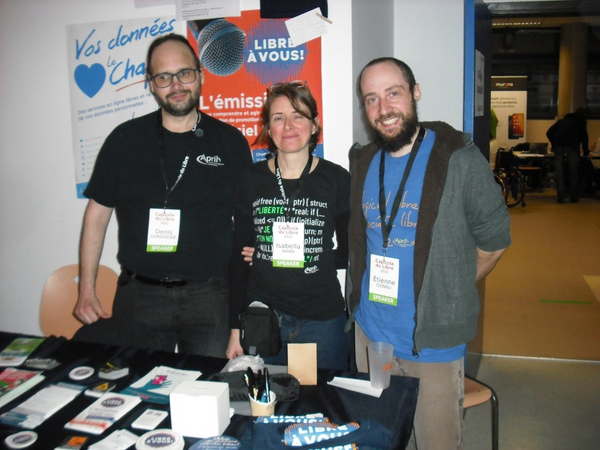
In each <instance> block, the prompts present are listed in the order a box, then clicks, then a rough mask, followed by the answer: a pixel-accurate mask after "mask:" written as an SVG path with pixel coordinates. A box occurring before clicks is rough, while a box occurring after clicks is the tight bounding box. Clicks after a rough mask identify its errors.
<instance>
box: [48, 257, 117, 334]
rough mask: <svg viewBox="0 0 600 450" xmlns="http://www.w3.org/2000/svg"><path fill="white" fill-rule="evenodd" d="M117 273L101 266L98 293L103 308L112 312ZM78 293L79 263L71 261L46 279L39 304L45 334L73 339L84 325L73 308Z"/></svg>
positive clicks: (97, 286) (97, 285) (97, 283)
mask: <svg viewBox="0 0 600 450" xmlns="http://www.w3.org/2000/svg"><path fill="white" fill-rule="evenodd" d="M117 279H118V276H117V274H116V273H115V271H114V270H112V269H111V268H109V267H106V266H102V265H101V266H99V267H98V277H97V279H96V293H97V295H98V299H99V300H100V303H101V304H102V308H103V309H104V311H106V312H108V313H110V312H112V304H113V300H114V297H115V291H116V290H117ZM78 296H79V265H78V264H71V265H68V266H64V267H61V268H60V269H57V270H56V271H54V272H53V273H52V274H51V275H50V276H49V277H48V279H47V280H46V284H45V285H44V290H43V292H42V302H41V305H40V326H41V328H42V332H43V333H44V335H45V336H51V335H54V336H64V337H66V338H67V339H71V337H73V335H74V334H75V332H76V331H77V330H78V329H79V328H80V327H81V326H82V325H83V324H82V323H81V322H79V321H78V320H77V319H76V318H75V316H73V308H74V307H75V303H76V302H77V297H78Z"/></svg>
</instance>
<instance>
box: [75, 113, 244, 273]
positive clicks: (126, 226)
mask: <svg viewBox="0 0 600 450" xmlns="http://www.w3.org/2000/svg"><path fill="white" fill-rule="evenodd" d="M158 114H160V112H159V111H157V112H153V113H150V114H148V115H145V116H143V117H140V118H137V119H133V120H131V121H128V122H125V123H123V124H121V125H119V126H118V127H117V128H115V130H114V131H113V132H112V133H111V134H110V135H109V136H108V137H107V139H106V141H105V143H104V145H103V146H102V149H101V150H100V153H99V154H98V158H97V160H96V165H95V167H94V172H93V174H92V177H91V179H90V182H89V184H88V187H87V189H86V190H85V195H86V196H87V197H88V198H91V199H93V200H95V201H96V202H98V203H100V204H101V205H104V206H107V207H111V208H115V212H116V216H117V220H118V223H119V252H118V255H117V257H118V260H119V262H120V263H121V265H122V266H124V267H125V268H127V269H129V270H131V271H133V272H135V273H139V274H142V275H144V276H148V277H154V278H163V277H172V278H180V279H186V280H195V281H204V280H207V279H208V278H210V277H212V276H221V275H224V274H226V273H227V267H228V264H229V260H230V255H231V248H232V215H233V211H232V208H231V205H230V202H229V200H230V196H231V192H232V190H233V186H234V184H235V181H236V179H237V178H238V176H239V175H240V173H241V172H242V171H243V169H244V168H246V167H247V166H249V165H250V164H251V163H252V158H251V154H250V149H249V147H248V143H247V141H246V139H245V138H244V136H243V135H242V133H241V132H240V131H239V130H237V129H236V128H234V127H232V126H230V125H228V124H225V123H224V122H221V121H219V120H216V119H214V118H212V117H210V116H207V115H205V114H202V118H201V120H200V123H199V128H201V129H202V130H203V131H204V134H203V135H202V136H201V137H198V136H196V135H195V134H194V133H192V132H191V131H190V132H186V133H172V132H170V131H168V130H166V129H164V128H163V130H164V148H165V175H166V181H167V183H166V184H167V185H168V187H169V189H170V188H172V187H173V185H174V184H175V181H176V180H177V177H178V175H179V173H180V170H182V164H183V161H184V159H185V156H186V154H187V155H190V158H189V161H188V163H187V165H186V167H185V171H184V173H183V176H182V178H181V179H180V180H179V182H178V183H177V185H176V186H175V188H174V189H173V190H172V191H171V192H170V193H169V195H168V197H166V192H167V189H166V186H165V179H164V177H163V171H162V169H161V162H160V152H159V145H158V138H157V136H158V134H157V115H158ZM165 198H166V200H167V203H166V207H167V208H168V209H179V210H180V211H181V223H180V234H179V242H178V245H177V251H176V252H173V253H152V252H147V251H146V245H147V238H148V223H149V213H150V208H163V206H164V204H165Z"/></svg>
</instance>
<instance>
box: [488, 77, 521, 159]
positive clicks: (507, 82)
mask: <svg viewBox="0 0 600 450" xmlns="http://www.w3.org/2000/svg"><path fill="white" fill-rule="evenodd" d="M491 96H492V101H491V108H492V111H491V115H492V134H493V135H494V129H495V137H496V139H497V141H498V143H499V144H502V145H500V146H501V147H504V148H511V147H514V146H515V145H517V144H518V143H520V142H526V141H527V129H526V126H527V77H526V76H514V77H492V93H491ZM494 117H495V119H494ZM494 122H496V123H495V128H494Z"/></svg>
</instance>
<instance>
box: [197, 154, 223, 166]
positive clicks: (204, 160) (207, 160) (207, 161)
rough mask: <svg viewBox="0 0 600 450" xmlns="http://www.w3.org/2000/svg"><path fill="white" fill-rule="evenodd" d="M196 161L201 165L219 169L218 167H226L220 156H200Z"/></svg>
mask: <svg viewBox="0 0 600 450" xmlns="http://www.w3.org/2000/svg"><path fill="white" fill-rule="evenodd" d="M196 161H198V162H199V163H200V164H202V165H204V166H213V167H218V166H224V165H225V164H223V162H222V161H221V158H220V157H219V155H215V156H207V155H200V156H198V157H197V158H196Z"/></svg>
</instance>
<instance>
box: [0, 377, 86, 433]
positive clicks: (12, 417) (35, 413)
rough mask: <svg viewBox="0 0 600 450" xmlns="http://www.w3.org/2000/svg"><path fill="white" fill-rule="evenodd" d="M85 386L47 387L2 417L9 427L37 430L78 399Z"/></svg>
mask: <svg viewBox="0 0 600 450" xmlns="http://www.w3.org/2000/svg"><path fill="white" fill-rule="evenodd" d="M84 389H85V386H80V385H77V384H71V383H62V382H61V383H58V384H51V385H49V386H46V387H45V388H43V389H42V390H40V391H39V392H36V393H35V394H34V395H32V396H31V397H30V398H29V399H27V400H25V401H24V402H23V403H21V404H20V405H18V406H16V407H15V408H13V409H11V410H10V411H8V412H5V413H4V414H2V415H1V416H0V421H1V422H2V423H4V424H7V425H13V426H18V427H22V428H30V429H33V428H36V427H37V426H38V425H40V424H41V423H42V422H43V421H44V420H46V419H47V418H48V417H50V416H51V415H53V414H54V413H55V412H57V411H58V410H60V409H61V408H62V407H63V406H65V405H67V404H68V403H69V402H71V400H73V399H74V398H75V397H77V396H78V395H79V394H80V393H81V391H83V390H84Z"/></svg>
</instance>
